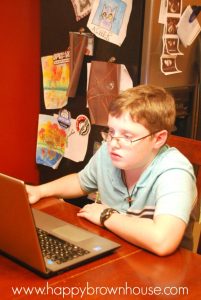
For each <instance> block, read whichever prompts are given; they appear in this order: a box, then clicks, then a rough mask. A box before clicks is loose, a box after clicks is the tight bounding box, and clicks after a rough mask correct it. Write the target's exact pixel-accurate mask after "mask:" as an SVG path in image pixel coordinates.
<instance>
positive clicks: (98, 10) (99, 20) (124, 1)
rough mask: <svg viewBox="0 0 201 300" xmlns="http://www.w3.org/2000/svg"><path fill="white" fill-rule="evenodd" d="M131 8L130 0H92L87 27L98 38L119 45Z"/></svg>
mask: <svg viewBox="0 0 201 300" xmlns="http://www.w3.org/2000/svg"><path fill="white" fill-rule="evenodd" d="M131 9H132V1H130V0H107V1H105V0H94V2H93V5H92V10H91V14H90V16H89V20H88V23H87V27H88V28H89V29H90V30H91V32H93V33H94V34H95V35H96V36H97V37H98V38H100V39H103V40H106V41H108V42H110V43H114V44H116V45H118V46H121V44H122V43H123V41H124V39H125V37H126V32H127V26H128V21H129V18H130V13H131Z"/></svg>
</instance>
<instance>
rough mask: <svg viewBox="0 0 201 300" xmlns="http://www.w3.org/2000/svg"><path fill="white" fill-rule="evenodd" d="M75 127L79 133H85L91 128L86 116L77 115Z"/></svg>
mask: <svg viewBox="0 0 201 300" xmlns="http://www.w3.org/2000/svg"><path fill="white" fill-rule="evenodd" d="M76 129H77V131H78V132H79V134H80V135H86V134H88V133H89V132H90V130H91V124H90V121H89V119H88V118H87V116H85V115H79V116H77V118H76Z"/></svg>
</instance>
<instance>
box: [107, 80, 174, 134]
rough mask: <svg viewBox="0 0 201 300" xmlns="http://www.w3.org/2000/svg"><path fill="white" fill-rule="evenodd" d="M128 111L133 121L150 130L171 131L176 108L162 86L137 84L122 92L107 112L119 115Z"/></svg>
mask: <svg viewBox="0 0 201 300" xmlns="http://www.w3.org/2000/svg"><path fill="white" fill-rule="evenodd" d="M125 112H128V113H129V114H130V116H131V118H132V119H133V121H135V122H138V123H141V124H142V125H143V126H145V127H146V128H147V129H148V130H149V131H150V132H156V131H160V130H164V129H165V130H167V131H168V132H169V133H170V132H171V131H172V129H173V127H174V123H175V117H176V109H175V102H174V98H173V97H172V96H171V95H170V94H169V93H168V92H167V91H166V90H165V89H163V88H161V87H157V86H153V85H139V86H136V87H134V88H131V89H128V90H126V91H124V92H122V93H121V94H120V95H119V96H118V97H117V98H116V99H115V100H113V101H112V102H111V104H110V106H109V114H110V115H112V116H115V117H119V116H120V115H121V114H122V113H125Z"/></svg>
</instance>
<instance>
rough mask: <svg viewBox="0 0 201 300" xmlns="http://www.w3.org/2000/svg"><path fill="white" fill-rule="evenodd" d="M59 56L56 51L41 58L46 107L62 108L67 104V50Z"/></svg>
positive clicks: (68, 73) (68, 76)
mask: <svg viewBox="0 0 201 300" xmlns="http://www.w3.org/2000/svg"><path fill="white" fill-rule="evenodd" d="M64 54H65V57H63V56H64ZM60 57H61V58H59V53H58V54H55V55H49V56H44V57H42V58H41V62H42V71H43V89H44V102H45V107H46V109H57V108H62V107H63V106H65V105H66V104H67V90H68V86H69V78H70V71H69V70H70V67H69V60H70V57H69V52H68V51H66V52H62V53H60Z"/></svg>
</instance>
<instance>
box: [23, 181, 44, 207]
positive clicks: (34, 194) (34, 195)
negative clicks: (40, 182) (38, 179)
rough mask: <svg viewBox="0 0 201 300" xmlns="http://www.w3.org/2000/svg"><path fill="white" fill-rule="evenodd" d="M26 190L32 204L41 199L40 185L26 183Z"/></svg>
mask: <svg viewBox="0 0 201 300" xmlns="http://www.w3.org/2000/svg"><path fill="white" fill-rule="evenodd" d="M26 191H27V194H28V198H29V202H30V203H31V204H34V203H36V202H37V201H39V200H40V199H41V197H40V190H39V186H32V185H26Z"/></svg>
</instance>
